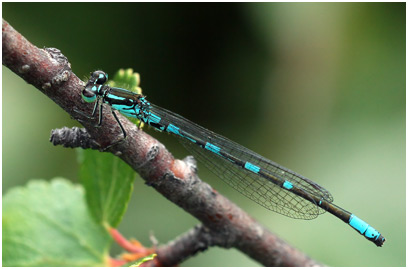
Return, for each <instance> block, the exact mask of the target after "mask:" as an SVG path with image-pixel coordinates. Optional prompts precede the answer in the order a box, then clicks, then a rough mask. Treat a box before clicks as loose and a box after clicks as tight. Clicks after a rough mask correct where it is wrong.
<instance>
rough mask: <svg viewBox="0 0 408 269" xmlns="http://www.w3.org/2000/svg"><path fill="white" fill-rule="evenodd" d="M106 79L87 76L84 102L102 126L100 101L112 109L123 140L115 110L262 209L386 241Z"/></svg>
mask: <svg viewBox="0 0 408 269" xmlns="http://www.w3.org/2000/svg"><path fill="white" fill-rule="evenodd" d="M107 79H108V75H107V74H106V73H104V72H103V71H95V72H93V73H92V75H91V77H90V79H89V81H88V83H87V84H86V86H85V88H84V90H83V91H82V98H83V99H84V100H85V101H86V102H95V101H96V103H95V106H94V108H93V112H92V116H95V114H96V111H97V108H98V107H99V125H101V124H102V108H103V103H105V104H108V105H109V106H110V107H111V112H112V114H113V116H114V117H115V119H116V121H117V122H118V124H119V127H120V128H121V130H122V132H123V136H124V137H125V138H126V131H125V130H124V128H123V126H122V124H121V123H120V121H119V119H118V117H117V116H116V114H115V110H118V111H119V112H120V113H122V114H123V115H125V116H128V117H133V118H137V119H139V120H141V121H142V122H144V123H146V124H148V125H150V126H152V127H153V128H155V129H156V130H159V131H162V132H167V133H170V134H173V135H175V136H177V137H178V138H180V141H181V142H182V144H183V145H184V146H185V147H186V148H187V149H188V150H190V151H191V152H192V153H193V155H194V156H195V157H197V158H198V159H199V160H200V161H201V162H203V163H204V164H205V165H206V166H207V167H208V168H209V169H210V170H211V171H213V172H214V173H215V174H216V175H217V176H218V177H220V178H221V179H223V180H224V181H225V182H226V183H227V184H229V185H230V186H232V187H233V188H234V189H236V190H238V191H239V192H241V193H242V194H244V195H245V196H247V197H248V198H250V199H251V200H253V201H255V202H256V203H258V204H260V205H261V206H263V207H265V208H267V209H269V210H272V211H275V212H277V213H280V214H283V215H286V216H289V217H291V218H296V219H313V218H316V217H317V216H318V215H320V214H322V213H324V212H326V211H327V212H330V213H331V214H333V215H334V216H336V217H338V218H339V219H341V220H343V221H344V222H346V223H348V224H349V225H350V226H351V227H353V228H354V229H355V230H356V231H358V232H359V233H360V234H362V235H363V236H364V237H365V238H367V239H368V240H370V241H372V242H374V243H375V244H376V245H377V246H382V245H383V243H384V241H385V238H384V237H383V236H382V235H381V234H380V233H379V232H378V231H376V230H375V229H374V228H373V227H371V226H370V225H368V224H367V223H366V222H364V221H363V220H361V219H359V218H358V217H356V216H355V215H354V214H352V213H350V212H348V211H346V210H344V209H342V208H340V207H338V206H337V205H335V204H333V197H332V195H331V194H330V193H329V192H328V191H327V190H326V189H324V188H323V187H321V186H320V185H318V184H317V183H314V182H313V181H311V180H310V179H308V178H306V177H304V176H301V175H299V174H297V173H295V172H293V171H291V170H289V169H287V168H285V167H282V166H281V165H279V164H277V163H274V162H272V161H270V160H268V159H266V158H264V157H262V156H260V155H259V154H257V153H255V152H253V151H251V150H249V149H247V148H245V147H243V146H241V145H239V144H237V143H235V142H232V141H231V140H229V139H227V138H225V137H223V136H221V135H218V134H216V133H214V132H211V131H209V130H207V129H205V128H203V127H201V126H199V125H197V124H195V123H193V122H191V121H189V120H187V119H185V118H183V117H181V116H179V115H177V114H175V113H173V112H170V111H168V110H166V109H163V108H161V107H158V106H156V105H153V104H151V103H149V102H148V101H147V100H146V98H145V97H144V96H143V95H141V94H136V93H133V92H131V91H128V90H125V89H121V88H116V87H109V86H108V85H104V84H105V83H106V81H107Z"/></svg>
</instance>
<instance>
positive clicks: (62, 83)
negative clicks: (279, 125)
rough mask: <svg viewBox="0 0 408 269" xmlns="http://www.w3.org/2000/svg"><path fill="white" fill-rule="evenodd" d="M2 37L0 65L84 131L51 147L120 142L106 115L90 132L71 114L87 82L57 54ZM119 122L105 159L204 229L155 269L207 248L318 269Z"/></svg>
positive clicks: (169, 248)
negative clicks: (110, 157)
mask: <svg viewBox="0 0 408 269" xmlns="http://www.w3.org/2000/svg"><path fill="white" fill-rule="evenodd" d="M2 32H3V65H5V66H7V67H8V68H10V69H11V70H12V71H13V72H15V73H16V74H17V75H19V76H20V77H22V78H23V79H24V80H25V81H26V82H28V83H29V84H32V85H34V86H35V87H36V88H37V89H38V90H40V91H41V92H42V93H44V94H45V95H46V96H47V97H49V98H51V99H52V100H53V101H54V102H55V103H57V104H58V105H59V106H60V107H61V108H62V109H64V110H65V111H66V112H68V114H70V115H71V116H72V117H73V118H75V119H76V120H78V121H79V122H80V123H81V124H82V125H83V126H84V127H85V129H79V128H76V129H75V128H73V129H62V130H57V131H53V133H52V137H51V140H52V142H53V143H54V144H62V145H65V146H71V147H74V146H80V147H85V148H94V149H97V148H99V149H100V148H104V147H106V146H107V145H110V144H111V143H112V142H115V141H117V139H118V137H121V135H122V134H121V130H120V129H119V127H118V125H117V123H116V121H115V119H114V118H113V116H112V115H110V113H105V114H104V121H103V122H104V124H103V125H102V127H101V128H94V124H95V122H94V121H93V120H90V119H88V118H85V117H84V116H83V115H82V114H80V113H77V112H75V110H74V108H75V109H76V110H79V111H84V112H86V113H90V111H91V109H92V106H90V105H89V104H86V103H85V102H83V101H82V98H81V90H82V89H83V87H84V82H82V81H81V80H80V79H79V78H78V77H77V76H76V75H75V74H74V73H72V71H71V68H70V64H69V62H68V60H67V58H66V57H65V56H64V55H62V54H61V52H60V51H59V50H57V49H53V48H45V49H39V48H37V47H35V46H34V45H32V44H31V43H30V42H29V41H27V40H26V39H25V38H24V37H23V36H22V35H20V34H19V33H18V32H17V31H15V30H14V29H13V28H12V27H11V26H10V25H9V24H8V23H7V22H6V21H5V20H3V27H2ZM118 117H119V118H120V121H121V122H122V124H123V127H124V128H125V129H126V132H127V133H128V138H127V139H126V140H125V141H124V142H123V143H118V144H116V145H115V146H113V147H111V148H109V150H108V151H110V152H112V153H114V154H116V155H117V156H119V157H120V158H121V159H123V160H124V161H125V162H126V163H128V164H129V165H130V166H131V167H133V169H134V170H135V171H137V172H138V173H139V174H140V176H141V177H142V178H143V179H144V180H145V181H146V183H147V184H148V185H150V186H152V187H154V188H155V189H156V190H157V191H158V192H160V193H161V194H162V195H163V196H165V197H166V198H167V199H169V200H170V201H172V202H173V203H175V204H177V205H179V206H180V207H181V208H183V209H184V210H185V211H187V212H189V213H190V214H191V215H193V216H194V217H196V218H197V219H199V220H200V221H201V223H202V225H201V226H198V227H196V228H193V229H192V230H190V231H189V232H187V233H186V234H184V235H182V236H181V237H179V238H177V239H175V240H174V241H173V242H170V243H168V244H167V245H165V246H161V247H159V248H158V249H157V252H158V257H157V259H158V261H159V263H160V265H175V264H178V263H180V262H181V261H183V260H185V259H186V258H188V257H190V256H192V255H194V254H196V253H197V252H199V251H203V250H205V249H206V248H207V247H209V246H220V247H224V248H230V247H235V248H237V249H239V250H241V251H242V252H244V253H245V254H247V255H248V256H250V257H252V258H253V259H255V260H256V261H258V262H260V263H262V264H263V265H266V266H316V265H319V264H318V263H317V262H316V261H314V260H312V259H310V258H309V257H307V256H306V255H305V254H303V253H302V252H300V251H298V250H296V249H295V248H293V247H291V246H290V245H288V244H287V243H285V242H284V241H283V240H281V239H279V238H278V237H277V236H275V235H274V234H272V233H270V232H269V231H268V230H267V229H266V228H265V227H263V226H261V225H260V224H259V223H257V222H256V221H255V220H254V219H252V218H251V217H250V216H249V215H248V214H247V213H245V212H244V211H243V210H241V209H240V208H239V207H237V206H236V205H235V204H233V203H232V202H230V201H229V200H228V199H226V198H225V197H224V196H222V195H220V194H219V193H218V192H216V191H215V190H214V189H213V188H211V186H209V185H208V184H207V183H205V182H202V181H201V180H200V179H199V178H198V176H197V174H196V164H195V161H194V159H193V158H192V157H187V158H185V159H184V160H177V159H174V158H173V156H172V155H171V153H170V152H168V151H167V150H166V148H165V147H164V146H163V145H162V144H161V143H160V142H158V141H157V140H156V139H154V138H153V137H151V136H149V135H147V134H146V133H145V132H143V131H141V130H139V129H138V128H137V127H136V125H134V124H133V123H131V122H130V121H129V120H127V119H126V118H125V117H123V116H121V115H118Z"/></svg>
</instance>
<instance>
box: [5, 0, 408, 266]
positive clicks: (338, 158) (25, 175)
mask: <svg viewBox="0 0 408 269" xmlns="http://www.w3.org/2000/svg"><path fill="white" fill-rule="evenodd" d="M3 18H4V19H5V20H7V21H8V22H9V23H10V24H11V25H12V26H13V27H14V28H15V29H16V30H18V31H19V32H20V33H22V34H23V35H24V36H25V37H26V38H27V39H28V40H30V41H31V42H32V43H33V44H35V45H36V46H38V47H56V48H59V49H60V50H61V51H62V52H63V53H64V54H65V55H66V56H67V57H68V58H69V60H70V62H71V64H72V69H73V71H74V72H75V73H76V74H77V75H78V76H79V77H81V78H83V79H86V77H87V76H88V75H89V73H90V72H91V71H93V70H96V69H102V70H104V71H106V72H108V73H110V74H113V73H114V72H116V71H117V69H119V68H129V67H131V68H133V69H134V70H135V71H137V72H139V73H140V75H141V81H142V83H141V86H142V89H143V91H144V94H145V95H147V96H148V99H149V100H150V101H151V102H153V103H155V104H157V105H160V106H162V107H164V108H167V109H169V110H171V111H174V112H176V113H178V114H181V115H183V116H185V117H187V118H188V119H190V120H193V121H194V122H196V123H198V124H200V125H202V126H204V127H206V128H208V129H210V130H213V131H215V132H217V133H220V134H222V135H224V136H226V137H229V138H231V139H232V140H234V141H236V142H238V143H240V144H242V145H245V146H247V147H248V148H250V149H252V150H254V151H256V152H258V153H260V154H262V155H264V156H266V157H268V158H269V159H271V160H273V161H276V162H278V163H280V164H282V165H284V166H286V167H288V168H290V169H292V170H294V171H297V172H298V173H300V174H302V175H305V176H307V177H309V178H311V179H312V180H314V181H316V182H317V183H319V184H321V185H323V186H324V187H326V188H327V189H328V190H329V191H331V193H332V194H333V196H334V197H335V202H336V203H337V204H338V205H339V206H341V207H343V208H345V209H347V210H349V211H351V212H353V213H355V214H356V215H357V216H359V217H360V218H362V219H364V220H365V221H367V222H368V223H370V224H371V225H372V226H374V227H375V228H376V229H377V230H379V231H380V232H381V233H382V234H383V235H384V236H385V237H386V238H387V241H386V243H385V245H384V247H382V248H377V247H375V246H374V244H372V243H370V242H368V241H367V240H365V239H363V238H362V237H361V236H359V235H358V234H357V233H356V232H355V231H353V230H352V229H351V228H349V227H347V225H346V224H344V223H342V222H341V221H340V220H338V219H337V218H335V217H333V216H331V215H329V214H324V215H322V216H320V217H319V218H317V219H315V220H312V221H303V220H294V219H290V218H287V217H284V216H281V215H279V214H276V213H274V212H270V211H268V210H266V209H264V208H263V207H260V206H258V205H257V204H255V203H253V202H252V201H250V200H248V199H246V198H245V197H243V196H241V195H240V194H238V193H237V192H235V191H234V190H232V189H231V188H229V187H228V186H226V185H225V184H224V183H223V182H222V181H221V180H219V179H218V178H217V177H215V176H214V175H212V174H211V173H209V172H208V171H207V170H206V169H205V168H204V167H203V166H199V169H200V171H199V172H200V176H201V178H202V179H203V180H205V181H207V182H208V183H210V184H211V185H212V186H213V187H214V188H216V189H217V190H218V191H219V192H220V193H222V194H224V195H225V196H227V197H228V198H230V199H231V200H232V201H234V202H235V203H237V204H238V205H239V206H241V207H242V208H243V209H244V210H246V211H247V212H249V213H250V214H251V215H252V216H253V217H254V218H256V219H257V220H258V221H259V222H260V223H262V224H263V225H265V226H266V227H268V228H269V229H270V230H271V231H273V232H274V233H276V234H278V235H279V236H280V237H282V238H283V239H284V240H286V241H288V242H289V243H290V244H292V245H293V246H295V247H297V248H299V249H300V250H302V251H304V252H305V253H306V254H307V255H309V256H310V257H312V258H314V259H316V260H318V261H320V262H322V263H325V264H327V265H330V266H405V260H406V257H405V253H406V238H405V237H406V207H405V205H406V200H405V198H406V193H405V190H406V183H405V173H406V170H405V169H406V168H405V162H406V159H405V158H406V155H405V141H406V140H405V130H406V129H405V74H406V70H405V66H406V65H405V57H406V55H405V47H406V45H405V40H406V39H405V3H231V4H222V3H220V4H218V3H206V4H202V3H201V4H192V3H147V4H139V3H118V4H109V3H87V4H80V3H65V4H56V3H41V4H38V3H37V4H36V3H29V4H28V3H3ZM2 76H3V80H2V86H3V185H2V187H3V189H2V190H3V193H5V192H7V190H8V189H10V188H12V187H13V186H18V185H24V184H25V183H26V182H27V181H28V180H30V179H32V178H43V179H51V178H53V177H55V176H64V177H66V178H69V179H71V180H72V181H74V182H77V178H78V165H77V162H76V155H75V151H74V150H72V149H66V148H62V147H54V146H53V145H52V144H51V143H50V142H49V141H48V139H49V134H50V131H51V129H53V128H60V127H63V126H68V127H71V126H80V125H79V123H77V122H75V121H73V120H71V119H70V117H69V115H67V114H66V113H64V111H62V109H60V108H59V107H58V106H57V105H55V104H54V103H53V102H52V101H51V100H49V99H48V98H47V97H45V96H44V95H43V94H41V93H40V92H39V91H38V90H36V89H35V88H34V87H33V86H31V85H28V84H26V83H25V82H24V81H23V80H22V79H21V78H19V77H18V76H17V75H15V74H13V73H12V72H11V71H10V70H8V69H7V68H4V67H3V68H2ZM146 130H147V132H149V133H151V134H152V135H153V136H155V137H156V138H158V139H159V140H160V141H162V142H163V143H164V144H165V145H166V146H167V147H168V148H169V149H170V150H171V151H172V152H173V153H174V155H175V156H176V157H178V158H183V157H185V156H186V155H188V153H187V152H186V151H185V150H184V149H183V147H182V146H181V145H179V144H178V143H177V142H176V139H174V138H173V137H171V136H167V135H164V134H159V133H157V132H154V131H152V130H149V129H148V128H146ZM138 216H139V217H138ZM140 216H143V218H140ZM196 223H198V222H197V220H196V219H194V218H193V217H191V216H190V215H189V214H187V213H185V212H184V211H183V210H181V209H180V208H178V207H177V206H176V205H174V204H171V203H170V202H168V201H167V200H166V199H165V198H163V197H162V196H161V195H160V194H158V193H157V192H156V191H155V190H154V189H152V188H149V187H148V186H146V185H144V184H143V180H141V179H140V178H139V177H138V178H137V179H136V182H135V191H134V194H133V197H132V200H131V204H130V205H129V209H128V212H127V213H126V215H125V217H124V219H123V222H122V223H121V225H120V226H119V229H120V231H121V232H123V234H124V235H125V236H127V237H135V238H137V239H139V240H140V241H141V242H142V243H144V244H145V245H150V242H149V233H150V232H152V233H153V234H154V235H155V236H156V237H157V238H158V240H159V241H160V242H161V243H165V242H167V241H168V240H172V239H174V238H175V237H176V236H178V235H179V234H181V233H183V232H185V231H186V230H188V229H190V228H191V227H192V226H193V225H195V224H196ZM119 252H120V249H119V248H118V247H114V248H113V249H112V255H115V254H117V253H119ZM182 265H183V266H258V265H259V264H258V263H257V262H255V261H253V260H251V259H250V258H248V257H247V256H245V255H244V254H242V253H240V252H238V251H237V250H234V249H230V250H225V249H221V248H211V249H209V250H208V251H206V252H205V253H200V254H198V255H197V256H196V257H194V258H191V259H188V260H187V261H185V262H184V263H183V264H182Z"/></svg>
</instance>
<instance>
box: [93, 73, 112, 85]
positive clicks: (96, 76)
mask: <svg viewBox="0 0 408 269" xmlns="http://www.w3.org/2000/svg"><path fill="white" fill-rule="evenodd" d="M91 80H92V82H93V83H95V84H98V85H102V84H104V83H105V82H106V81H107V80H108V74H106V73H105V72H103V71H100V70H97V71H95V72H93V73H92V75H91V78H90V79H89V81H91Z"/></svg>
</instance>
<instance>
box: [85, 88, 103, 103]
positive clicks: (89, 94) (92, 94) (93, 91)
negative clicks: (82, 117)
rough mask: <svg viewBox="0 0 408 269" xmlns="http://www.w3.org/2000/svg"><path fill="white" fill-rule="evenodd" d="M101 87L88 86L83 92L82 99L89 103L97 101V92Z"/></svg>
mask: <svg viewBox="0 0 408 269" xmlns="http://www.w3.org/2000/svg"><path fill="white" fill-rule="evenodd" d="M100 87H101V85H99V86H96V85H87V86H86V87H85V88H84V89H83V90H82V99H83V100H84V101H85V102H87V103H92V102H94V101H95V99H96V95H97V91H98V88H100Z"/></svg>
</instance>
